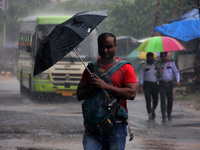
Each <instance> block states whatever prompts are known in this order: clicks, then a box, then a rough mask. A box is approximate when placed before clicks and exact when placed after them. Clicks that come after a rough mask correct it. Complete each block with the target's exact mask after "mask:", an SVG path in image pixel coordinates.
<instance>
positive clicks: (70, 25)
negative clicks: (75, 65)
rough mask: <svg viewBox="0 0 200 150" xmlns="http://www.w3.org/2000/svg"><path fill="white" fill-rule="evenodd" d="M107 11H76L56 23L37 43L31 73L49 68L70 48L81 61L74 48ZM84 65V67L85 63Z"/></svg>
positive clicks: (101, 19) (105, 15) (104, 16)
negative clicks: (74, 13) (69, 16)
mask: <svg viewBox="0 0 200 150" xmlns="http://www.w3.org/2000/svg"><path fill="white" fill-rule="evenodd" d="M107 12H108V11H107V10H99V11H87V12H81V13H77V14H76V15H74V16H73V17H72V18H70V19H69V20H67V21H65V22H64V23H62V24H59V25H57V26H56V27H55V28H54V29H53V31H52V32H51V33H50V34H49V35H48V36H47V37H46V38H45V39H44V40H43V41H42V42H41V44H40V45H39V48H38V51H37V54H36V58H35V67H34V73H33V75H34V76H35V75H37V74H39V73H41V72H43V71H45V70H46V69H48V68H50V67H51V66H53V65H54V64H55V63H56V62H58V61H59V60H60V59H62V58H63V57H64V56H66V55H67V54H68V53H69V52H70V51H72V50H74V51H75V53H76V54H77V56H78V57H79V59H80V60H81V61H82V59H81V58H80V56H79V55H78V53H77V51H76V50H75V49H74V48H75V47H76V46H77V45H78V44H79V43H81V42H82V41H83V40H84V39H85V38H86V37H87V36H88V35H89V34H90V33H91V32H92V30H93V29H94V28H95V27H96V26H97V25H98V24H99V23H100V22H101V21H103V19H105V18H106V17H107ZM82 63H83V61H82ZM83 64H84V63H83ZM84 66H85V67H86V65H85V64H84ZM86 68H87V67H86Z"/></svg>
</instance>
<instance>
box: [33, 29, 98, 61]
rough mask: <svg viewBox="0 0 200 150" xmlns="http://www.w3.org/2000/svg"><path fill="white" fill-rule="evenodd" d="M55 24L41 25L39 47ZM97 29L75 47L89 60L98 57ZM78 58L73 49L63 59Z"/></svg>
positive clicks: (73, 59)
mask: <svg viewBox="0 0 200 150" xmlns="http://www.w3.org/2000/svg"><path fill="white" fill-rule="evenodd" d="M54 27H55V25H39V26H38V28H37V34H36V35H37V48H38V47H39V44H40V42H41V41H42V40H44V39H45V38H46V37H47V36H48V35H49V34H50V33H51V31H52V30H53V29H54ZM97 34H98V33H97V30H96V29H94V30H93V31H92V32H91V33H90V35H89V36H88V37H87V38H86V39H85V40H83V41H82V42H81V43H80V44H79V45H78V46H77V47H75V49H76V50H77V52H78V53H79V55H80V57H81V58H82V59H83V60H85V61H87V60H90V61H91V60H96V59H97V58H98V51H97V39H96V37H97V36H98V35H97ZM76 60H78V57H77V55H76V54H75V52H73V51H71V52H70V53H69V54H67V55H66V56H65V57H64V58H63V59H61V61H76Z"/></svg>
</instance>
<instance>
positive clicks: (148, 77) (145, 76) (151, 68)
mask: <svg viewBox="0 0 200 150" xmlns="http://www.w3.org/2000/svg"><path fill="white" fill-rule="evenodd" d="M146 56H147V60H146V62H145V63H143V64H141V67H140V74H139V93H141V92H142V91H144V95H145V100H146V109H147V113H148V116H149V120H154V119H155V118H156V113H155V109H156V107H157V105H158V84H157V66H156V65H157V62H156V61H155V59H154V54H153V53H152V52H148V53H147V55H146Z"/></svg>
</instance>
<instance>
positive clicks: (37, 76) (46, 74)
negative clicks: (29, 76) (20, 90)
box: [34, 73, 49, 80]
mask: <svg viewBox="0 0 200 150" xmlns="http://www.w3.org/2000/svg"><path fill="white" fill-rule="evenodd" d="M34 78H35V79H43V80H48V79H49V74H48V73H40V74H38V75H36V76H35V77H34Z"/></svg>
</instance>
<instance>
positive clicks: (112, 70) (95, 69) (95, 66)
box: [88, 60, 130, 78]
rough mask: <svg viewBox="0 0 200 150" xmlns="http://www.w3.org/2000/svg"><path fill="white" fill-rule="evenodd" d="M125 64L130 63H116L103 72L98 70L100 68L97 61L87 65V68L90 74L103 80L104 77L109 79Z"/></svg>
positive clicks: (122, 61)
mask: <svg viewBox="0 0 200 150" xmlns="http://www.w3.org/2000/svg"><path fill="white" fill-rule="evenodd" d="M125 64H130V63H129V62H128V61H125V60H120V61H117V62H115V63H114V64H113V65H112V66H110V67H109V68H108V69H107V70H105V71H100V70H99V69H100V67H99V65H98V63H97V61H95V62H92V63H89V64H88V66H89V69H91V72H94V73H96V74H97V75H98V76H99V77H100V78H104V77H105V76H109V77H110V76H111V75H112V74H114V73H115V72H116V71H117V70H119V69H120V68H121V67H122V66H123V65H125Z"/></svg>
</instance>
